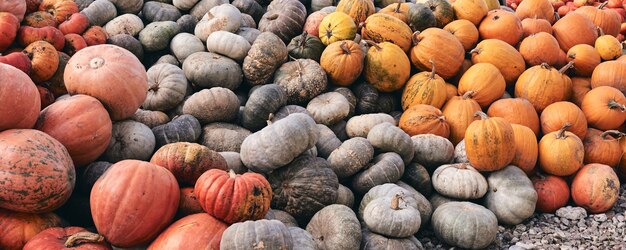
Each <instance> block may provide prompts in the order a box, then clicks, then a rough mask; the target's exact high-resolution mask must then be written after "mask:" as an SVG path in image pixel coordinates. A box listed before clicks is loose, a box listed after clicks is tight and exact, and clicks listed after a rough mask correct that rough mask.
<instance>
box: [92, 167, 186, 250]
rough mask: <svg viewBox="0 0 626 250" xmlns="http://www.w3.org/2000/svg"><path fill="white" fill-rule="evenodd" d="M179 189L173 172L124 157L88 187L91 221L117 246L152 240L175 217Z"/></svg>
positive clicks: (135, 244)
mask: <svg viewBox="0 0 626 250" xmlns="http://www.w3.org/2000/svg"><path fill="white" fill-rule="evenodd" d="M179 199H180V190H179V188H178V183H177V182H176V178H174V175H172V173H170V172H169V171H168V170H167V169H165V168H163V167H160V166H157V165H154V164H152V163H149V162H144V161H138V160H123V161H120V162H118V163H115V164H113V165H112V166H111V167H109V169H108V170H107V171H106V172H104V174H103V175H102V176H100V178H99V179H98V180H97V181H96V183H95V184H94V186H93V189H92V190H91V195H90V205H91V214H92V216H93V221H94V223H95V225H96V228H97V229H98V233H100V234H102V235H103V236H104V237H105V238H106V240H107V241H108V242H110V243H111V244H112V245H114V246H117V247H125V248H128V247H134V246H141V245H143V244H147V243H149V242H151V241H152V240H153V239H154V238H156V237H157V236H158V234H159V233H160V232H161V231H162V230H163V229H165V227H167V226H168V225H169V224H170V223H171V222H172V219H173V218H174V214H175V213H176V210H177V209H178V201H179Z"/></svg>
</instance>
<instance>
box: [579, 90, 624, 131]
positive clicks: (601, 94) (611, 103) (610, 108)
mask: <svg viewBox="0 0 626 250" xmlns="http://www.w3.org/2000/svg"><path fill="white" fill-rule="evenodd" d="M580 107H581V109H582V111H583V113H585V117H587V122H588V123H589V125H590V126H592V127H594V128H597V129H602V130H608V129H617V128H619V127H620V125H622V123H624V121H626V97H624V94H623V93H622V92H620V91H619V90H617V89H616V88H613V87H609V86H600V87H597V88H593V89H591V90H590V91H589V92H588V93H587V94H586V95H585V97H584V98H583V102H582V105H581V106H580Z"/></svg>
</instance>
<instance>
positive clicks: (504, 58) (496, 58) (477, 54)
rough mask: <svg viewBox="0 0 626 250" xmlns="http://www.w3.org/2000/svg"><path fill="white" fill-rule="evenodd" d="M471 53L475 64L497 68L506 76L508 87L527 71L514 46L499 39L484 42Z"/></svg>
mask: <svg viewBox="0 0 626 250" xmlns="http://www.w3.org/2000/svg"><path fill="white" fill-rule="evenodd" d="M469 53H470V54H471V55H472V62H473V63H474V64H476V63H481V62H485V63H491V64H493V65H494V66H496V68H498V69H499V70H500V73H502V76H504V80H505V81H506V83H507V86H512V85H513V84H514V83H515V81H516V80H517V78H518V77H519V76H520V75H521V74H522V73H523V72H524V70H526V63H525V62H524V58H523V57H522V55H521V54H520V53H519V52H518V51H517V50H516V49H515V48H513V46H511V45H509V44H508V43H505V42H504V41H500V40H498V39H486V40H482V41H481V42H480V43H478V44H477V45H476V48H474V49H472V50H471V51H470V52H469Z"/></svg>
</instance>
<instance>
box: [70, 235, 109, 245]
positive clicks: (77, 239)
mask: <svg viewBox="0 0 626 250" xmlns="http://www.w3.org/2000/svg"><path fill="white" fill-rule="evenodd" d="M102 241H104V237H103V236H102V235H99V234H96V233H92V232H78V233H75V234H72V235H70V237H69V238H67V240H66V241H65V244H64V245H65V247H76V246H77V245H79V244H83V243H98V242H102Z"/></svg>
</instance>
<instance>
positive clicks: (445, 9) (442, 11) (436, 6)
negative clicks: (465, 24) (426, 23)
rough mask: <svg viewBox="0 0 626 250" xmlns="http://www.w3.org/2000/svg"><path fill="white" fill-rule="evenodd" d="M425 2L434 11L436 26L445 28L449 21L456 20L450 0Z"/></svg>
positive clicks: (429, 0)
mask: <svg viewBox="0 0 626 250" xmlns="http://www.w3.org/2000/svg"><path fill="white" fill-rule="evenodd" d="M418 2H422V1H418ZM424 4H425V5H426V6H427V7H428V8H429V9H430V10H431V11H432V12H433V15H435V20H436V26H437V27H438V28H443V27H444V26H446V25H447V24H448V23H450V22H452V21H454V20H455V18H454V8H453V7H452V4H451V3H450V2H448V1H444V0H427V1H425V2H424Z"/></svg>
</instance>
